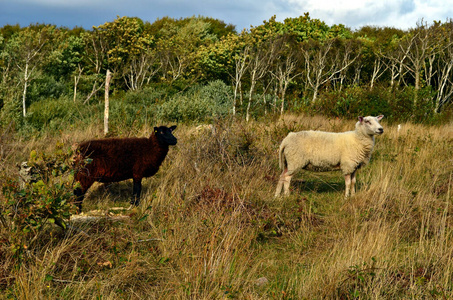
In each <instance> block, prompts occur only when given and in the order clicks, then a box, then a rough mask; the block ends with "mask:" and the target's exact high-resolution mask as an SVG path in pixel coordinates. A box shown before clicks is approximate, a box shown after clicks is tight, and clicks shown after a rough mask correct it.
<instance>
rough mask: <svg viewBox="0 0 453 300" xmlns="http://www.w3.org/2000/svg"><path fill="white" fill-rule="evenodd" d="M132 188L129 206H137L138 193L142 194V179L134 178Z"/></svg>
mask: <svg viewBox="0 0 453 300" xmlns="http://www.w3.org/2000/svg"><path fill="white" fill-rule="evenodd" d="M133 181H134V187H133V189H132V200H131V204H133V205H135V206H138V205H139V204H140V193H141V192H142V179H141V178H134V179H133Z"/></svg>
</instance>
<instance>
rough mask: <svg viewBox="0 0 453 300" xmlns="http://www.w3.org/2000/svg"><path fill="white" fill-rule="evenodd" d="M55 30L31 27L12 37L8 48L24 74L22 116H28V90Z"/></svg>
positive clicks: (52, 28)
mask: <svg viewBox="0 0 453 300" xmlns="http://www.w3.org/2000/svg"><path fill="white" fill-rule="evenodd" d="M54 30H55V27H54V26H49V25H45V26H30V27H26V28H24V29H23V30H21V31H20V32H19V33H17V34H15V35H13V36H12V38H11V39H10V40H9V42H8V45H7V48H8V52H9V55H10V56H11V57H12V60H13V62H14V64H15V66H16V67H17V68H18V69H19V70H20V72H21V73H22V84H23V92H22V114H23V117H25V116H26V113H27V110H26V97H27V88H28V85H29V83H30V80H31V78H32V76H33V75H34V72H35V71H36V70H37V69H38V68H39V67H40V64H41V62H42V60H43V58H44V57H45V55H46V47H45V46H46V44H48V41H49V39H50V36H51V34H52V33H53V31H54Z"/></svg>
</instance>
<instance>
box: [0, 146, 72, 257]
mask: <svg viewBox="0 0 453 300" xmlns="http://www.w3.org/2000/svg"><path fill="white" fill-rule="evenodd" d="M71 157H72V151H70V150H68V151H66V150H65V149H64V148H63V145H62V144H57V145H56V148H55V152H54V153H52V154H46V153H37V152H36V151H32V152H31V153H30V160H29V161H28V167H29V171H28V172H26V175H24V174H21V176H22V179H23V181H24V182H23V183H22V184H21V183H20V180H19V181H18V180H17V179H11V178H7V179H6V180H5V181H4V182H5V183H4V184H3V186H2V192H3V196H4V199H5V201H4V202H2V203H1V204H0V205H1V206H0V212H1V216H0V217H1V220H2V225H3V226H5V227H7V229H8V232H10V233H11V234H10V235H9V236H8V243H9V246H10V249H11V251H12V253H13V255H14V257H15V258H17V259H18V260H19V261H21V260H22V259H23V258H25V257H24V256H23V254H24V252H25V251H26V250H30V249H31V248H32V247H33V245H34V243H35V242H36V240H37V239H38V237H39V235H40V234H41V233H42V232H43V231H44V229H45V226H46V225H48V224H58V225H59V226H62V227H65V223H64V222H65V220H69V218H70V216H71V214H72V213H74V212H75V207H74V206H73V205H72V203H71V202H72V201H71V200H72V199H73V192H72V190H73V180H74V178H73V174H72V173H73V171H72V168H71V167H70V165H71Z"/></svg>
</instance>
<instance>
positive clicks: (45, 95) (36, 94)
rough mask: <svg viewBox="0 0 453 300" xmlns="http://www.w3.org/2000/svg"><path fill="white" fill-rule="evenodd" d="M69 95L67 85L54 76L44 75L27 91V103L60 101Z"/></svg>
mask: <svg viewBox="0 0 453 300" xmlns="http://www.w3.org/2000/svg"><path fill="white" fill-rule="evenodd" d="M64 94H67V87H66V83H65V82H64V81H63V80H57V79H55V77H53V76H49V75H44V76H39V77H37V78H36V79H34V80H33V81H32V82H31V84H30V87H29V89H28V90H27V103H33V102H36V101H41V100H50V99H53V100H55V99H58V98H60V97H61V96H63V95H64Z"/></svg>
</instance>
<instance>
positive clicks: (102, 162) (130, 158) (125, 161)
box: [74, 126, 177, 211]
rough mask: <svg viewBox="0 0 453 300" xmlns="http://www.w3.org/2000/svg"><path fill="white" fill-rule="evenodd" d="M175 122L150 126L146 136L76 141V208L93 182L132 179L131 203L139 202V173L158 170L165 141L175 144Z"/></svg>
mask: <svg viewBox="0 0 453 300" xmlns="http://www.w3.org/2000/svg"><path fill="white" fill-rule="evenodd" d="M175 128H176V126H171V127H170V128H168V127H166V126H160V127H154V132H153V134H151V136H150V137H149V138H110V139H101V140H92V141H87V142H84V143H82V144H80V145H79V146H78V148H77V156H76V159H75V162H76V166H78V169H77V172H76V175H75V178H74V179H75V181H78V182H79V183H80V186H79V187H77V188H76V189H75V190H74V194H75V196H76V198H77V199H76V203H77V205H78V207H79V211H82V201H83V197H84V195H85V192H86V191H87V190H88V189H89V188H90V187H91V185H92V184H93V183H94V182H95V181H97V182H103V183H109V182H118V181H122V180H126V179H130V178H132V179H133V184H134V186H133V190H132V200H131V204H134V205H139V203H140V193H141V189H142V179H143V177H151V176H153V175H154V174H156V172H157V171H158V170H159V167H160V165H161V164H162V162H163V160H164V159H165V157H166V156H167V153H168V147H169V145H176V142H177V139H176V137H175V136H174V135H173V133H172V132H173V130H175Z"/></svg>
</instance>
